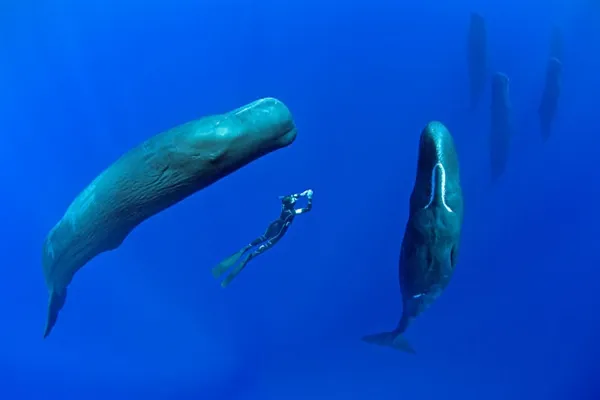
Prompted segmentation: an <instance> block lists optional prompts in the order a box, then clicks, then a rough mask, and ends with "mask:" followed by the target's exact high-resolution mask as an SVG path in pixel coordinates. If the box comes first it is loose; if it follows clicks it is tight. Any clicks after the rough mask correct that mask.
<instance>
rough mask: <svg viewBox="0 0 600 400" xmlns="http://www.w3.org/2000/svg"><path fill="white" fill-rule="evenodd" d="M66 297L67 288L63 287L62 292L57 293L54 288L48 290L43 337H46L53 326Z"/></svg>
mask: <svg viewBox="0 0 600 400" xmlns="http://www.w3.org/2000/svg"><path fill="white" fill-rule="evenodd" d="M66 299H67V289H64V290H63V292H62V293H58V292H56V291H55V290H54V289H52V290H50V296H49V298H48V315H47V317H46V327H45V328H44V339H45V338H47V337H48V335H49V334H50V331H52V328H54V325H55V324H56V319H57V318H58V313H59V312H60V310H61V309H62V308H63V306H64V305H65V300H66Z"/></svg>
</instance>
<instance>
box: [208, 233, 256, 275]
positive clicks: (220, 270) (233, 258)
mask: <svg viewBox="0 0 600 400" xmlns="http://www.w3.org/2000/svg"><path fill="white" fill-rule="evenodd" d="M264 241H265V237H264V236H259V237H257V238H256V239H254V240H253V241H252V242H250V243H249V244H247V245H246V246H244V247H242V249H240V251H238V252H237V253H234V254H232V255H230V256H229V257H227V258H226V259H224V260H223V261H221V262H220V263H219V265H217V266H216V267H214V268H213V269H212V274H213V276H214V277H215V278H219V277H220V276H221V275H223V274H224V273H225V272H226V271H227V270H228V269H229V268H231V267H232V266H233V265H234V264H235V263H236V262H238V261H239V259H240V258H241V257H242V256H243V255H244V253H246V252H247V251H248V250H250V249H251V248H252V247H255V246H258V245H259V244H261V243H263V242H264Z"/></svg>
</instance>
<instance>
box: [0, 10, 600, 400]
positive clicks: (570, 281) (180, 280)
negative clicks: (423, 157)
mask: <svg viewBox="0 0 600 400" xmlns="http://www.w3.org/2000/svg"><path fill="white" fill-rule="evenodd" d="M471 12H478V13H480V14H481V15H483V16H484V17H485V19H486V23H487V29H488V44H489V55H490V65H491V69H492V71H501V72H504V73H506V74H507V75H508V76H509V77H510V84H511V89H510V90H511V91H510V93H511V100H512V104H513V107H514V115H515V121H516V122H515V135H514V137H513V139H512V142H511V153H510V158H509V163H508V168H507V169H506V171H505V173H504V175H503V176H502V177H501V179H499V180H498V181H497V182H496V183H495V184H492V183H491V182H490V179H489V170H488V165H489V161H488V157H489V154H488V153H489V150H488V147H489V146H488V140H489V137H488V136H489V130H490V128H489V101H488V100H489V87H488V88H487V89H486V90H487V91H486V94H485V95H484V98H483V99H484V100H483V101H482V104H481V105H480V107H478V109H477V110H476V111H471V110H469V107H468V104H469V94H468V77H467V69H466V34H467V29H468V23H469V16H470V13H471ZM553 26H560V27H561V28H562V30H563V32H564V38H565V55H564V60H563V65H564V74H563V76H564V81H563V91H562V93H561V98H560V105H559V112H558V116H557V119H556V122H555V125H554V128H553V133H552V137H551V138H550V139H549V140H548V141H547V142H545V143H543V142H542V140H541V138H540V133H539V126H538V120H537V107H538V104H539V98H540V95H541V90H542V86H543V83H544V75H545V68H546V61H547V57H548V51H549V38H550V32H551V30H552V27H553ZM599 43H600V4H598V3H595V4H594V2H593V1H588V0H580V1H573V2H569V1H564V0H563V1H546V0H545V1H542V0H529V1H523V2H517V1H514V0H510V1H507V2H484V1H460V2H459V1H452V2H450V1H446V2H443V1H430V0H424V1H421V2H407V1H399V0H396V1H389V0H386V1H383V0H374V1H371V2H364V1H363V2H326V1H315V0H305V1H295V2H284V1H275V0H261V1H248V0H235V1H234V0H222V1H218V2H217V1H191V0H180V1H171V2H162V1H153V2H142V1H139V0H127V1H115V0H103V1H99V0H93V1H92V0H90V1H85V2H83V1H75V0H62V1H49V0H36V1H33V0H22V1H18V2H16V1H5V2H3V3H2V4H1V5H0V46H1V47H0V49H1V53H0V54H2V57H0V101H1V105H2V107H1V111H0V128H1V130H2V133H1V135H0V138H1V142H0V143H1V145H0V153H1V157H0V174H1V175H0V176H1V179H2V183H3V184H2V185H1V189H0V190H1V194H2V205H3V206H2V207H1V208H0V220H1V221H2V222H3V225H2V226H3V229H2V233H1V235H2V237H1V239H2V240H1V241H0V248H1V249H2V255H3V256H2V263H1V267H0V271H2V275H1V278H2V279H0V306H1V309H2V318H1V327H2V328H1V329H0V398H1V399H30V398H42V399H62V400H66V399H90V400H91V399H106V398H107V397H110V398H112V399H115V400H116V399H207V400H210V399H236V400H237V399H239V400H251V399H252V400H253V399H259V400H270V399H281V400H284V399H290V400H295V399H349V400H351V399H379V400H387V399H418V400H426V399H461V400H470V399H486V400H496V399H503V400H504V399H540V400H546V399H548V400H553V399H582V400H587V399H600V385H599V384H598V381H597V378H595V376H597V375H598V368H599V367H598V357H599V356H600V346H599V344H598V340H597V337H598V335H600V324H599V320H598V313H597V311H596V310H597V309H598V307H599V306H600V296H598V287H599V283H598V282H599V281H600V273H599V272H598V271H597V268H598V266H599V265H600V252H598V249H599V248H600V242H599V239H598V238H600V207H598V205H597V203H598V196H599V195H600V179H599V178H600V175H599V172H598V166H597V158H598V147H599V145H600V138H599V137H598V135H597V134H598V122H597V117H598V115H597V113H598V110H599V105H600V103H599V101H598V98H597V94H598V92H599V91H600V74H599V73H598V71H600V57H599V56H598V51H599V50H600V44H599ZM261 97H276V98H278V99H280V100H282V101H283V102H285V103H286V104H287V105H288V107H289V108H290V110H291V112H292V114H293V115H294V118H295V121H296V124H297V127H298V138H297V140H296V141H295V142H294V143H293V144H292V145H291V146H290V147H288V148H285V149H282V150H279V151H277V152H274V153H272V154H270V155H267V156H265V157H264V158H262V159H260V160H258V161H256V162H254V163H252V164H250V165H248V166H247V167H245V168H243V169H241V170H239V171H237V172H235V173H234V174H232V175H230V176H228V177H226V178H225V179H223V180H222V181H219V182H217V183H216V184H214V185H212V186H210V187H209V188H207V189H205V190H203V191H201V192H199V193H197V194H195V195H194V196H192V197H190V198H189V199H186V200H185V201H183V202H181V203H179V204H177V205H176V206H174V207H172V208H170V209H168V210H166V211H165V212H163V213H161V214H159V215H157V216H155V217H153V218H151V219H149V220H148V221H146V222H144V223H143V224H142V225H140V226H139V227H138V228H137V229H135V230H134V231H133V233H132V234H131V235H130V236H129V237H128V238H127V239H126V241H125V242H124V243H123V245H122V246H121V247H120V248H119V249H117V250H115V251H112V252H108V253H104V254H102V255H100V256H99V257H98V258H96V259H94V260H93V261H92V262H90V264H89V265H88V266H86V267H85V268H84V269H82V270H81V271H80V272H79V273H78V274H77V276H76V278H75V279H74V281H73V283H72V284H71V286H70V289H69V292H70V294H69V301H68V302H67V304H66V305H65V308H64V310H63V311H62V313H61V318H60V320H59V322H58V324H57V326H56V328H55V329H54V331H53V334H52V335H51V336H50V337H48V338H47V339H45V340H43V339H42V331H43V325H44V321H45V313H46V302H47V290H46V288H45V286H44V281H43V275H42V272H41V247H42V242H43V240H44V237H45V236H46V234H47V233H48V231H49V230H50V228H51V227H52V226H53V225H54V224H55V223H56V222H57V221H58V220H59V219H60V218H61V216H62V215H63V213H64V212H65V210H66V208H67V207H68V205H69V204H70V202H71V201H72V200H73V198H74V197H75V196H76V195H77V194H78V193H79V192H80V191H81V190H82V189H83V188H84V187H85V186H86V185H87V184H88V183H89V182H90V181H91V180H92V179H94V177H95V176H96V175H98V173H100V172H101V171H102V170H103V169H105V168H106V167H107V166H108V165H110V164H111V163H112V162H114V161H115V160H116V159H117V158H118V157H119V156H120V155H122V154H123V153H125V152H126V151H127V150H129V149H130V148H132V147H134V146H136V145H138V144H139V143H141V142H142V141H144V140H146V139H147V138H149V137H150V136H152V135H154V134H156V133H159V132H161V131H164V130H166V129H169V128H171V127H173V126H175V125H178V124H180V123H183V122H185V121H188V120H191V119H195V118H199V117H202V116H204V115H212V114H218V113H222V112H226V111H229V110H231V109H233V108H235V107H239V106H241V105H243V104H246V103H248V102H251V101H253V100H256V99H258V98H261ZM430 120H439V121H442V122H443V123H444V124H445V125H446V126H447V127H448V128H449V130H450V131H451V132H452V134H453V136H454V139H455V142H456V147H457V151H458V154H459V158H460V162H461V174H462V185H463V190H464V197H465V207H466V208H465V222H464V226H463V236H462V249H461V254H460V259H459V264H458V267H457V269H456V272H455V274H454V277H453V279H452V282H451V283H450V285H449V287H448V289H447V290H446V291H445V293H444V294H443V295H442V296H441V297H440V299H439V300H438V301H437V302H436V304H434V305H433V306H432V307H431V309H429V310H428V311H427V312H425V313H424V314H423V315H421V316H420V317H419V318H418V319H417V320H416V321H415V323H414V324H413V325H412V326H411V327H410V329H409V330H408V331H407V333H406V337H407V338H408V340H410V342H411V344H412V345H413V346H414V347H415V348H416V350H417V354H416V355H411V354H405V353H401V352H398V351H395V350H393V349H390V348H384V347H378V346H373V345H370V344H367V343H365V342H363V341H361V340H360V339H361V337H362V336H364V335H365V334H370V333H374V332H378V331H382V330H386V329H390V328H392V327H393V326H395V324H396V323H397V320H398V318H399V316H400V312H401V304H400V294H399V288H398V255H399V250H400V243H401V240H402V234H403V231H404V225H405V223H406V218H407V214H408V199H409V195H410V191H411V189H412V185H413V182H414V178H415V166H416V158H417V146H418V138H419V134H420V131H421V129H422V128H423V127H424V126H425V125H426V123H427V122H428V121H430ZM308 188H311V189H313V190H314V193H315V195H314V205H313V210H312V211H311V212H310V213H308V214H306V215H303V216H301V217H299V218H297V219H296V221H295V223H294V225H293V227H292V228H291V229H290V231H289V232H288V233H287V235H286V237H285V238H284V239H282V241H281V242H280V243H278V244H277V246H275V247H274V248H273V249H271V250H269V251H268V252H267V253H266V254H264V255H261V256H260V257H259V258H258V259H256V260H254V261H252V263H251V264H249V266H248V267H247V268H246V270H244V272H243V273H242V274H241V275H240V276H239V277H238V278H237V279H236V280H235V281H234V282H233V283H232V284H231V285H230V286H229V287H227V288H226V289H222V288H221V287H220V286H219V284H218V282H217V281H215V280H214V279H213V278H212V276H211V273H210V269H211V267H213V266H214V265H215V264H216V263H218V262H219V261H220V260H221V259H222V258H223V257H224V256H226V255H228V254H230V253H231V252H232V251H235V250H237V249H238V248H240V247H241V246H243V245H244V244H246V243H247V242H248V241H249V240H251V239H252V238H254V237H256V236H257V235H259V234H261V233H262V232H263V231H264V229H265V227H266V225H267V224H268V223H269V221H271V220H272V219H274V218H275V217H276V216H277V214H278V212H279V207H280V205H279V200H278V198H277V196H280V195H285V194H290V193H296V192H300V191H303V190H305V189H308Z"/></svg>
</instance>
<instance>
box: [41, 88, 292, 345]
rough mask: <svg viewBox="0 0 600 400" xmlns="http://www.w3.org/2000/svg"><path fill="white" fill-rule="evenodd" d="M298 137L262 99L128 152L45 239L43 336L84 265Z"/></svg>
mask: <svg viewBox="0 0 600 400" xmlns="http://www.w3.org/2000/svg"><path fill="white" fill-rule="evenodd" d="M295 138H296V128H295V124H294V121H293V119H292V115H291V113H290V111H289V110H288V108H287V107H286V106H285V105H284V104H283V103H282V102H280V101H279V100H276V99H273V98H265V99H260V100H257V101H255V102H252V103H250V104H248V105H246V106H243V107H241V108H238V109H236V110H233V111H231V112H228V113H225V114H221V115H214V116H208V117H204V118H201V119H198V120H195V121H191V122H188V123H185V124H183V125H180V126H177V127H175V128H172V129H170V130H168V131H166V132H163V133H161V134H158V135H156V136H154V137H151V138H150V139H148V140H147V141H145V142H144V143H142V144H141V145H139V146H138V147H136V148H134V149H132V150H130V151H129V152H127V153H126V154H124V155H123V156H122V157H121V158H120V159H118V160H117V161H116V162H115V163H114V164H112V165H111V166H110V167H108V168H107V169H106V170H104V171H103V172H102V173H101V174H100V175H99V176H98V177H97V178H96V179H94V181H93V182H92V183H90V184H89V185H88V186H87V187H86V188H85V189H84V190H83V191H82V192H81V193H80V194H79V195H78V196H77V197H76V198H75V200H74V201H73V202H72V203H71V205H70V206H69V208H68V209H67V211H66V212H65V214H64V216H63V217H62V219H61V220H60V221H58V223H57V224H56V225H55V226H54V227H53V228H52V230H51V231H50V233H48V236H47V237H46V240H45V242H44V246H43V254H42V264H43V271H44V277H45V281H46V286H47V287H48V292H49V300H48V314H47V320H46V327H45V329H44V337H47V336H48V334H49V333H50V331H51V330H52V328H53V327H54V325H55V323H56V319H57V317H58V313H59V311H60V310H61V308H62V307H63V305H64V303H65V299H66V296H67V287H68V286H69V284H70V283H71V280H72V279H73V276H74V275H75V273H76V272H77V271H78V270H79V269H81V268H82V267H83V266H84V265H85V264H86V263H87V262H89V261H90V260H91V259H93V258H94V257H96V256H97V255H98V254H100V253H103V252H105V251H109V250H114V249H116V248H117V247H119V246H120V245H121V243H122V242H123V241H124V240H125V238H126V237H127V235H128V234H129V233H130V232H131V231H132V230H133V229H134V228H135V227H136V226H138V225H139V224H140V223H142V222H143V221H144V220H146V219H148V218H150V217H152V216H153V215H155V214H157V213H159V212H161V211H163V210H165V209H166V208H168V207H170V206H172V205H174V204H176V203H178V202H180V201H181V200H183V199H185V198H186V197H188V196H190V195H192V194H194V193H196V192H198V191H199V190H202V189H203V188H205V187H207V186H209V185H211V184H213V183H215V182H217V181H218V180H219V179H221V178H223V177H225V176H227V175H229V174H231V173H232V172H234V171H236V170H238V169H239V168H242V167H243V166H245V165H247V164H249V163H251V162H252V161H254V160H256V159H258V158H260V157H262V156H264V155H266V154H268V153H270V152H272V151H275V150H277V149H280V148H283V147H286V146H288V145H289V144H291V143H292V142H293V141H294V139H295Z"/></svg>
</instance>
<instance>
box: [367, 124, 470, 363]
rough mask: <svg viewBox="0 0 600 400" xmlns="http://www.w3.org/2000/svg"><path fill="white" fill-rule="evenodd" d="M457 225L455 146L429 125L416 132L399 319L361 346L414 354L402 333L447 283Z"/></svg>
mask: <svg viewBox="0 0 600 400" xmlns="http://www.w3.org/2000/svg"><path fill="white" fill-rule="evenodd" d="M462 221H463V196H462V189H461V185H460V173H459V166H458V157H457V154H456V151H455V149H454V141H453V139H452V136H451V135H450V132H448V129H446V127H445V126H444V125H443V124H441V123H440V122H435V121H434V122H430V123H429V124H428V125H427V126H426V127H425V129H424V130H423V132H422V133H421V140H420V143H419V159H418V164H417V176H416V179H415V185H414V188H413V192H412V194H411V197H410V210H409V216H408V221H407V223H406V228H405V231H404V238H403V240H402V249H401V251H400V261H399V277H400V290H401V291H402V317H401V318H400V322H399V323H398V326H397V327H396V329H394V330H393V331H391V332H383V333H378V334H374V335H369V336H365V337H364V338H363V340H364V341H366V342H369V343H374V344H378V345H381V346H389V347H392V348H395V349H398V350H402V351H406V352H409V353H414V352H415V351H414V349H413V348H412V347H411V346H410V344H409V343H408V342H407V341H406V340H405V339H404V338H403V336H402V334H403V333H404V332H405V331H406V329H407V328H408V326H409V325H410V323H411V322H412V321H413V320H414V319H415V318H416V317H417V316H419V315H420V314H421V313H422V312H424V311H425V310H426V309H427V308H428V307H429V306H430V305H431V304H432V303H433V302H434V301H435V300H436V299H437V298H438V297H439V296H440V295H441V294H442V292H443V291H444V289H445V288H446V286H447V285H448V283H449V282H450V279H451V278H452V275H453V273H454V268H455V267H456V263H457V260H458V252H459V247H460V237H461V228H462Z"/></svg>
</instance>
